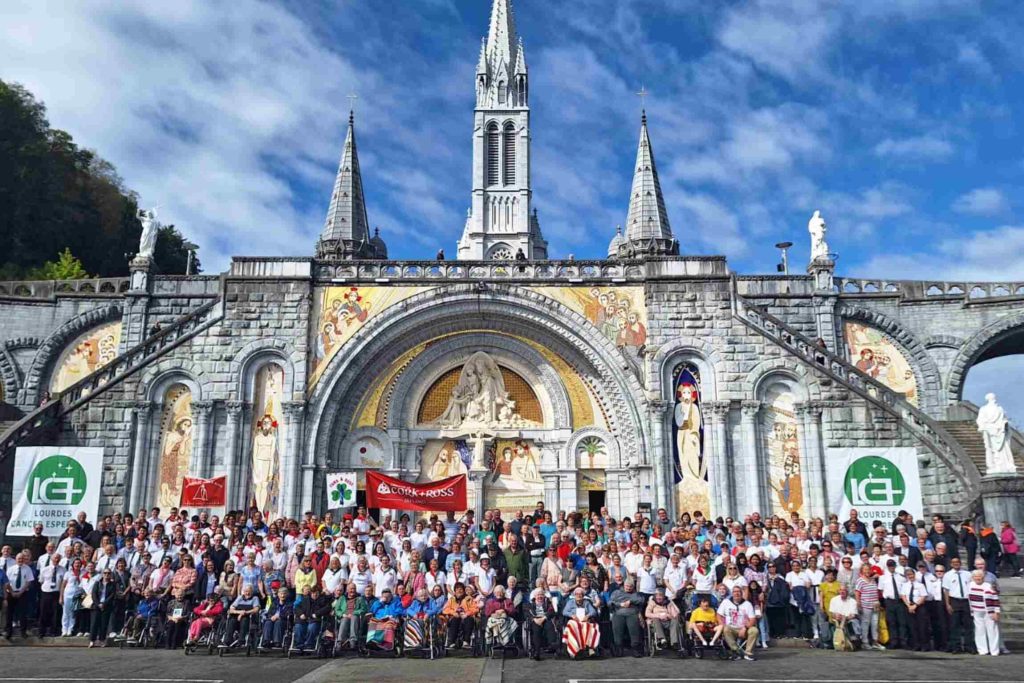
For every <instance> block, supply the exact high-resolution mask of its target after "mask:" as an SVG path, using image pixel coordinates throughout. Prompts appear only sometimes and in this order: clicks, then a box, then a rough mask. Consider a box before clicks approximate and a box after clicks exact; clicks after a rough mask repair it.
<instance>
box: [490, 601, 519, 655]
mask: <svg viewBox="0 0 1024 683" xmlns="http://www.w3.org/2000/svg"><path fill="white" fill-rule="evenodd" d="M516 613H517V610H516V606H515V604H514V603H513V602H512V601H511V600H509V599H508V598H507V597H506V595H505V588H504V587H503V586H495V587H494V594H493V595H491V597H490V598H488V599H487V602H485V603H484V616H485V617H486V618H487V644H488V645H491V646H495V647H509V646H511V645H513V644H514V641H515V636H516V633H517V632H518V631H519V624H518V623H517V622H516V619H515V615H516Z"/></svg>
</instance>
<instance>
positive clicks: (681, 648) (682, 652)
mask: <svg viewBox="0 0 1024 683" xmlns="http://www.w3.org/2000/svg"><path fill="white" fill-rule="evenodd" d="M675 624H676V628H677V629H678V639H677V642H676V644H675V646H673V645H672V640H671V631H670V632H669V634H668V635H669V638H668V642H666V643H665V645H664V646H662V645H659V644H658V638H657V635H656V633H655V630H654V620H653V619H645V620H644V629H643V635H644V647H645V648H646V650H647V655H648V656H650V657H656V656H657V655H658V653H659V652H674V653H675V655H676V656H677V657H680V658H682V657H685V656H686V622H685V621H684V620H683V616H682V614H680V615H679V617H678V618H676V621H675ZM668 628H669V629H671V625H670V626H669V627H668Z"/></svg>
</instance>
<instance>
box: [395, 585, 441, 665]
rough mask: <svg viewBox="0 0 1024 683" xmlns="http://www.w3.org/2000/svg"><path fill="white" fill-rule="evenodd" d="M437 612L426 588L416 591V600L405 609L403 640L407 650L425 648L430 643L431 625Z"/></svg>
mask: <svg viewBox="0 0 1024 683" xmlns="http://www.w3.org/2000/svg"><path fill="white" fill-rule="evenodd" d="M435 616H437V612H436V611H435V610H434V605H433V603H431V601H430V596H429V595H428V594H427V589H426V588H420V589H419V590H418V591H416V597H415V599H414V600H413V601H412V602H410V603H409V606H408V607H406V608H405V621H404V622H403V626H402V630H403V637H402V640H403V641H404V643H405V649H407V650H408V649H412V648H419V647H424V646H426V645H427V644H428V643H429V640H430V638H429V634H430V624H431V622H432V620H433V619H434V617H435Z"/></svg>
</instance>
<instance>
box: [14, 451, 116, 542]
mask: <svg viewBox="0 0 1024 683" xmlns="http://www.w3.org/2000/svg"><path fill="white" fill-rule="evenodd" d="M102 484H103V449H102V448H84V447H80V446H68V447H62V446H30V447H22V448H18V449H17V450H16V451H15V455H14V486H13V491H12V493H13V500H14V507H13V510H12V511H11V521H10V523H9V524H8V525H7V534H8V535H9V536H31V535H32V533H33V529H34V527H35V525H36V524H42V525H43V534H45V535H46V536H59V535H60V533H61V532H62V531H64V529H66V528H67V525H68V521H69V520H72V519H74V518H75V517H76V516H77V515H78V513H79V512H85V514H86V515H88V517H89V520H90V521H93V522H95V521H96V516H97V514H99V510H100V487H101V486H102Z"/></svg>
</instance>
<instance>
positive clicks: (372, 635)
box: [366, 588, 402, 650]
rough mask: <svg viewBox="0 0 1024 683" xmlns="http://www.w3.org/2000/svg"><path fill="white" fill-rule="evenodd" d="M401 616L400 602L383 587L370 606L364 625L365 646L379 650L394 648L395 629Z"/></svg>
mask: <svg viewBox="0 0 1024 683" xmlns="http://www.w3.org/2000/svg"><path fill="white" fill-rule="evenodd" d="M401 616H402V604H401V603H400V602H398V600H395V598H394V595H392V593H391V591H390V590H389V589H387V588H385V589H384V590H383V591H382V592H381V595H380V598H379V599H377V600H375V601H374V602H373V605H372V606H371V607H370V612H369V621H368V623H367V626H366V646H367V647H374V648H376V649H379V650H393V649H395V629H397V628H398V624H399V623H400V618H401Z"/></svg>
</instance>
